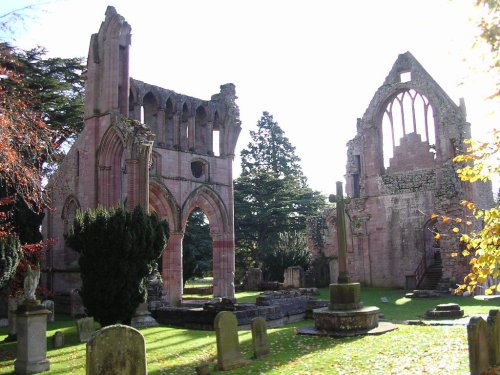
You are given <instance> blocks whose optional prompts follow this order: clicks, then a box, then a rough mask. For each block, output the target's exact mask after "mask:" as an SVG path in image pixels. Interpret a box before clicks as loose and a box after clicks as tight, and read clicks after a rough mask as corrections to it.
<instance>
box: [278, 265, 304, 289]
mask: <svg viewBox="0 0 500 375" xmlns="http://www.w3.org/2000/svg"><path fill="white" fill-rule="evenodd" d="M284 277H285V281H284V282H283V286H284V287H285V288H303V287H304V286H305V275H304V270H303V269H302V267H301V266H294V267H288V268H287V269H286V270H285V274H284Z"/></svg>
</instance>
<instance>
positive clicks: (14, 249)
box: [0, 234, 21, 289]
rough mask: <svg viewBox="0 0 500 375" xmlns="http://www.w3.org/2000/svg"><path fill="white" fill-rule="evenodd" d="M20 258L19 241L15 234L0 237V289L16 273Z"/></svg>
mask: <svg viewBox="0 0 500 375" xmlns="http://www.w3.org/2000/svg"><path fill="white" fill-rule="evenodd" d="M20 258H21V243H20V242H19V238H18V237H17V236H15V235H12V234H9V235H6V236H5V237H1V238H0V289H2V288H3V287H4V286H6V285H7V283H8V282H9V280H10V279H11V278H12V277H13V276H14V274H15V273H16V268H17V264H18V263H19V259H20Z"/></svg>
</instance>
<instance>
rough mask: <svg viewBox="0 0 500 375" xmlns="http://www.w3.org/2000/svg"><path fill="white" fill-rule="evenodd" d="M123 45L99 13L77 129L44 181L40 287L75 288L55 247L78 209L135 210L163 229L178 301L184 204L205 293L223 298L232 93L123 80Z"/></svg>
mask: <svg viewBox="0 0 500 375" xmlns="http://www.w3.org/2000/svg"><path fill="white" fill-rule="evenodd" d="M130 43H131V28H130V26H129V25H128V24H127V22H126V21H125V20H124V18H123V17H122V16H120V15H119V14H118V13H117V12H116V10H115V9H114V8H113V7H108V8H107V10H106V18H105V20H104V22H103V23H102V24H101V27H100V29H99V32H98V33H97V34H94V35H93V36H92V37H91V42H90V48H89V56H88V60H87V68H88V72H87V80H86V91H85V126H84V129H83V131H82V133H81V134H80V135H79V136H78V138H77V140H76V141H75V143H74V144H73V146H72V147H71V149H70V151H69V152H68V154H67V156H66V158H65V159H64V160H63V162H62V163H61V165H60V167H59V169H58V171H57V172H56V173H55V174H54V176H53V177H52V178H51V180H50V181H49V183H48V185H47V192H48V195H49V197H50V199H51V202H52V209H51V210H49V211H47V213H46V216H45V220H44V223H43V232H44V236H45V238H52V239H54V244H53V245H52V246H51V248H50V249H49V251H48V252H47V255H46V259H44V268H45V270H46V272H45V274H44V276H43V280H42V285H44V286H45V287H47V288H48V289H50V290H53V291H54V292H56V293H57V294H58V295H60V296H66V297H68V296H69V293H70V291H71V290H72V289H74V288H78V287H79V286H80V283H81V281H80V275H79V273H78V263H77V259H78V254H77V253H76V252H75V251H73V250H72V249H70V248H69V247H67V246H66V245H65V237H66V236H67V234H68V233H69V230H70V228H71V224H72V222H73V219H74V216H75V213H76V211H77V210H78V209H82V210H86V209H88V208H95V207H97V206H98V205H102V206H105V207H112V206H115V205H117V204H124V205H125V206H126V207H127V208H128V209H132V208H133V207H135V206H136V205H138V204H139V205H142V206H143V207H145V208H147V209H149V210H154V211H156V212H157V213H158V214H159V216H160V217H162V218H164V219H166V220H167V221H168V223H169V230H170V237H169V241H168V244H167V247H166V249H165V250H164V254H163V257H162V265H161V268H162V276H163V283H164V289H165V291H166V294H167V295H168V298H169V302H170V303H172V304H177V303H178V302H179V301H180V298H181V296H182V238H183V234H184V229H185V223H186V221H187V219H188V217H189V214H190V213H191V211H192V210H193V209H194V208H201V209H202V210H203V212H204V213H205V214H206V215H207V217H208V219H209V222H210V231H211V236H212V239H213V263H214V269H213V274H214V294H215V295H216V296H221V297H232V296H233V295H234V224H233V190H232V180H233V176H232V162H233V159H234V149H235V146H236V142H237V139H238V135H239V132H240V130H241V122H240V121H239V109H238V106H237V104H236V102H235V100H236V99H237V98H236V94H235V87H234V85H233V84H226V85H222V86H221V87H220V92H219V93H217V94H215V95H212V97H211V98H210V99H209V100H202V99H197V98H193V97H190V96H187V95H182V94H178V93H175V92H173V91H171V90H168V89H163V88H160V87H158V86H154V85H150V84H147V83H144V82H141V81H138V80H134V79H131V78H130V77H129V74H128V62H129V47H130ZM141 123H142V124H141ZM216 132H217V133H218V136H219V143H218V144H214V143H215V142H214V139H215V138H214V134H215V133H216ZM68 298H69V297H68ZM68 298H66V299H68ZM59 306H60V305H59ZM66 310H67V309H66Z"/></svg>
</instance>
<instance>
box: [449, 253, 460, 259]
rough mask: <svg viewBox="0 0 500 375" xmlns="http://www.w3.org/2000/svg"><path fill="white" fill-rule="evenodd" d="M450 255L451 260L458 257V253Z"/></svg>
mask: <svg viewBox="0 0 500 375" xmlns="http://www.w3.org/2000/svg"><path fill="white" fill-rule="evenodd" d="M450 255H451V257H452V258H455V257H456V256H457V255H458V253H451V254H450Z"/></svg>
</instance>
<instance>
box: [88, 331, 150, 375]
mask: <svg viewBox="0 0 500 375" xmlns="http://www.w3.org/2000/svg"><path fill="white" fill-rule="evenodd" d="M86 369H87V375H110V374H116V375H118V374H119V375H146V374H147V364H146V342H145V340H144V336H143V335H142V334H141V333H140V332H139V331H138V330H136V329H135V328H132V327H129V326H125V325H121V324H117V325H112V326H108V327H104V328H103V329H101V330H99V331H97V332H95V333H94V334H93V335H92V337H91V338H90V340H89V341H88V342H87V362H86Z"/></svg>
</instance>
